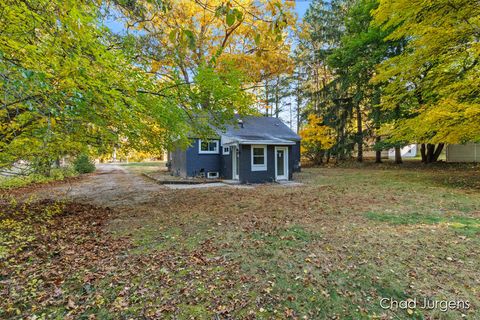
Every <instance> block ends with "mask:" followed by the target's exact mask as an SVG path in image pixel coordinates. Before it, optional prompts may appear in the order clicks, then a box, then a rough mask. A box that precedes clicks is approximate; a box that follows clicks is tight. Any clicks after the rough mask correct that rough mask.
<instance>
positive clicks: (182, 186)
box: [164, 182, 228, 189]
mask: <svg viewBox="0 0 480 320" xmlns="http://www.w3.org/2000/svg"><path fill="white" fill-rule="evenodd" d="M227 186H228V185H227V184H225V183H222V182H212V183H196V184H180V183H178V184H164V187H166V188H168V189H200V188H215V187H216V188H218V187H227Z"/></svg>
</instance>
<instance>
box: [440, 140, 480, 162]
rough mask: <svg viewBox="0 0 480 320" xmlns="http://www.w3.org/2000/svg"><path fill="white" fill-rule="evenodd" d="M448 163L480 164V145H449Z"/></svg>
mask: <svg viewBox="0 0 480 320" xmlns="http://www.w3.org/2000/svg"><path fill="white" fill-rule="evenodd" d="M446 152H447V162H480V144H478V143H467V144H449V145H448V146H447V150H446Z"/></svg>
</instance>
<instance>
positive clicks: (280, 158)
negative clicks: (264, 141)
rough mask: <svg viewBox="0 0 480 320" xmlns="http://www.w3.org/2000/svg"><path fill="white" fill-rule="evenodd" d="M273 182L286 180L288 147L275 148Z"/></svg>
mask: <svg viewBox="0 0 480 320" xmlns="http://www.w3.org/2000/svg"><path fill="white" fill-rule="evenodd" d="M275 180H288V147H275Z"/></svg>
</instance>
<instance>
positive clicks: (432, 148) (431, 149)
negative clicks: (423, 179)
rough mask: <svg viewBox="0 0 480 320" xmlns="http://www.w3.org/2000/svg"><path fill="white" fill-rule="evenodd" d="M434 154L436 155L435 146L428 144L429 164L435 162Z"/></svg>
mask: <svg viewBox="0 0 480 320" xmlns="http://www.w3.org/2000/svg"><path fill="white" fill-rule="evenodd" d="M434 154H435V145H434V144H431V143H428V144H427V163H432V162H434V161H433V159H434Z"/></svg>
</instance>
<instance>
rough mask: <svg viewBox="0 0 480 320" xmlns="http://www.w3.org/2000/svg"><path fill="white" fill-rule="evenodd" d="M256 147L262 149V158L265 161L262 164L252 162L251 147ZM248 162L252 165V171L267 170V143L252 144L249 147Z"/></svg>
mask: <svg viewBox="0 0 480 320" xmlns="http://www.w3.org/2000/svg"><path fill="white" fill-rule="evenodd" d="M255 148H258V149H263V158H264V159H265V161H264V162H263V164H254V163H253V158H254V156H253V149H255ZM250 155H251V156H250V158H251V160H250V162H251V166H252V171H267V145H266V144H253V145H252V146H251V148H250Z"/></svg>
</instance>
